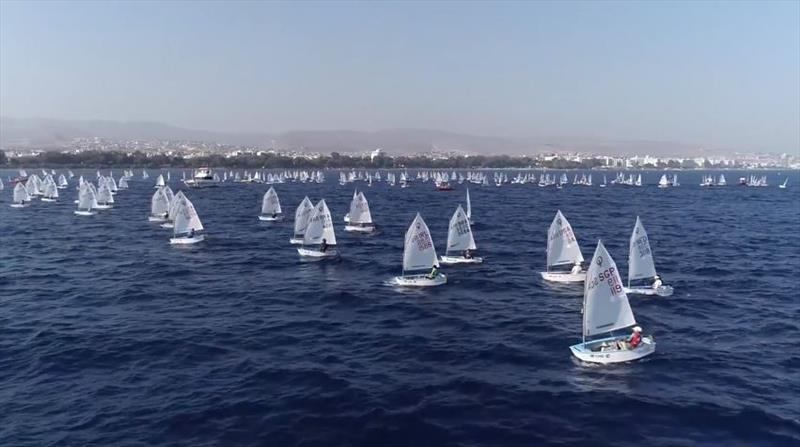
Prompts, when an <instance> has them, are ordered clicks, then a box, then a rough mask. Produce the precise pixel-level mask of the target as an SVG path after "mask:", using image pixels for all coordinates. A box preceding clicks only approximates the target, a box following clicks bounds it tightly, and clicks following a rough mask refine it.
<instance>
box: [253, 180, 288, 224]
mask: <svg viewBox="0 0 800 447" xmlns="http://www.w3.org/2000/svg"><path fill="white" fill-rule="evenodd" d="M258 220H262V221H266V222H276V221H279V220H283V212H282V211H281V202H280V200H278V193H277V192H275V188H273V187H270V188H269V190H268V191H267V192H266V193H265V194H264V198H263V199H261V215H259V216H258Z"/></svg>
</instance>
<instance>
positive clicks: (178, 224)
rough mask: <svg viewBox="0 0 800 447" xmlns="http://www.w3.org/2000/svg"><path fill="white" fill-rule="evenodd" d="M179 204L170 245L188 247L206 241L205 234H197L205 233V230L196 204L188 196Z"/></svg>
mask: <svg viewBox="0 0 800 447" xmlns="http://www.w3.org/2000/svg"><path fill="white" fill-rule="evenodd" d="M178 194H180V192H178ZM179 203H180V205H179V206H178V209H177V211H176V213H175V223H174V224H173V228H172V237H171V238H170V240H169V243H170V244H171V245H188V244H196V243H198V242H201V241H203V240H205V235H204V234H197V232H198V231H203V230H204V228H203V223H202V222H200V216H198V215H197V210H195V208H194V204H192V202H191V201H190V200H189V198H188V197H186V196H183V197H182V199H181V200H180V202H179Z"/></svg>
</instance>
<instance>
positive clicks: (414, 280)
mask: <svg viewBox="0 0 800 447" xmlns="http://www.w3.org/2000/svg"><path fill="white" fill-rule="evenodd" d="M434 267H435V268H437V269H438V268H439V261H438V260H437V259H436V247H434V245H433V239H432V238H431V232H430V230H428V226H427V225H425V221H424V220H422V216H420V215H419V213H417V216H416V217H415V218H414V220H413V221H412V222H411V226H410V227H408V231H406V239H405V244H404V248H403V272H402V274H401V275H400V276H395V277H394V278H392V281H391V284H393V285H397V286H409V287H432V286H440V285H442V284H445V283H447V276H445V274H444V273H438V272H437V273H436V274H433V275H432V274H431V273H433V271H432V269H433V268H434ZM428 272H430V273H428Z"/></svg>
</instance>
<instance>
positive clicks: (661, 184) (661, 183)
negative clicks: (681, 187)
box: [658, 174, 670, 188]
mask: <svg viewBox="0 0 800 447" xmlns="http://www.w3.org/2000/svg"><path fill="white" fill-rule="evenodd" d="M669 186H670V185H669V180H667V174H661V178H660V179H659V180H658V187H659V188H669Z"/></svg>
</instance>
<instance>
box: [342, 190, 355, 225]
mask: <svg viewBox="0 0 800 447" xmlns="http://www.w3.org/2000/svg"><path fill="white" fill-rule="evenodd" d="M356 199H358V189H354V190H353V198H352V199H351V200H350V204H351V205H350V207H351V208H352V206H353V205H352V203H353V202H355V201H356ZM342 220H344V223H350V212H349V211H348V212H347V214H345V215H344V217H343V218H342Z"/></svg>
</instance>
